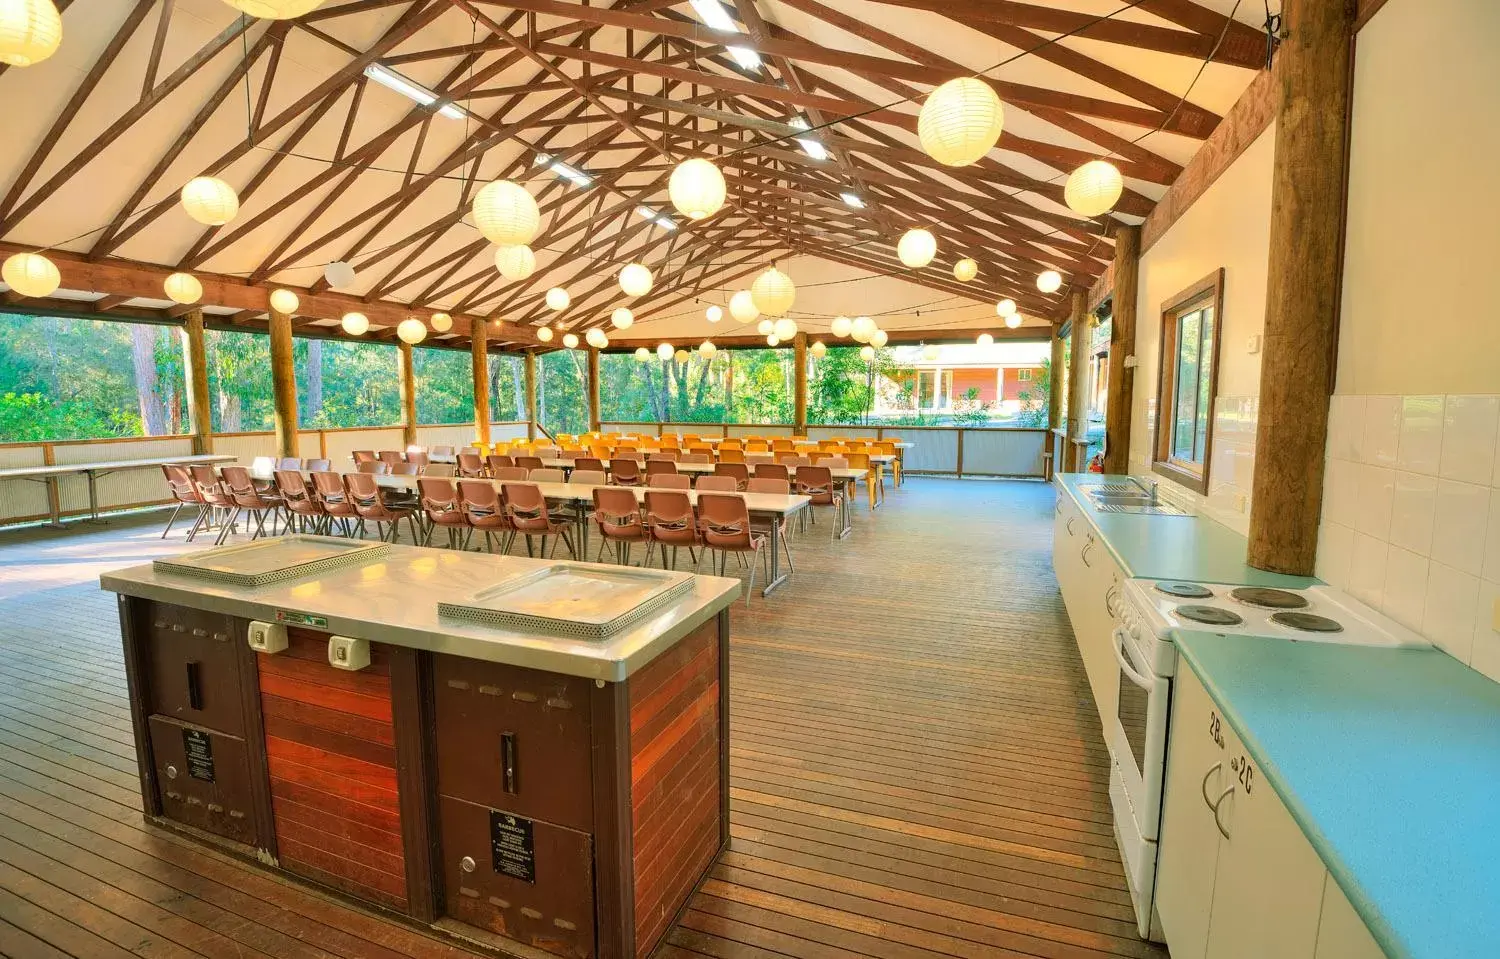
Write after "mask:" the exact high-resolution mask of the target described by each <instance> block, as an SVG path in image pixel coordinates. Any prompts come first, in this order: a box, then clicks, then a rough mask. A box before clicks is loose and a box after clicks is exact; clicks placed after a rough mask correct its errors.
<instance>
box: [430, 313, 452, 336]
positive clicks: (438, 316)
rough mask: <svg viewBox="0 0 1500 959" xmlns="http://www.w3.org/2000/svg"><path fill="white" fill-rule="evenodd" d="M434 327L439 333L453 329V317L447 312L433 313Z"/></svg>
mask: <svg viewBox="0 0 1500 959" xmlns="http://www.w3.org/2000/svg"><path fill="white" fill-rule="evenodd" d="M432 328H433V329H434V330H436V331H437V332H439V333H446V332H448V331H449V330H451V329H453V317H451V316H449V315H448V314H447V313H434V314H432Z"/></svg>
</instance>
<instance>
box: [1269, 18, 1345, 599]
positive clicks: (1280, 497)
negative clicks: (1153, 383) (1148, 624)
mask: <svg viewBox="0 0 1500 959" xmlns="http://www.w3.org/2000/svg"><path fill="white" fill-rule="evenodd" d="M1353 8H1354V4H1353V3H1348V2H1344V0H1287V3H1286V4H1285V5H1284V7H1283V10H1284V16H1285V18H1286V23H1287V25H1288V28H1287V38H1286V40H1285V41H1283V43H1282V44H1281V49H1280V52H1279V53H1278V54H1277V60H1278V61H1279V62H1278V63H1277V64H1276V79H1277V83H1278V94H1277V96H1278V100H1277V108H1276V158H1275V161H1274V165H1273V167H1272V171H1271V256H1270V263H1269V269H1268V271H1267V280H1266V327H1265V340H1264V344H1265V345H1264V349H1263V351H1262V353H1261V367H1260V422H1259V425H1258V426H1257V428H1256V436H1255V441H1256V447H1255V449H1256V452H1255V486H1254V497H1253V502H1252V505H1251V508H1250V548H1249V553H1248V561H1249V563H1250V565H1251V566H1255V567H1258V568H1260V569H1267V570H1272V571H1274V572H1278V573H1291V574H1294V575H1299V576H1311V575H1312V573H1313V565H1314V562H1315V560H1316V557H1317V548H1318V521H1319V518H1320V516H1321V513H1322V509H1323V457H1324V447H1325V445H1326V443H1327V437H1328V402H1329V396H1330V394H1331V393H1332V392H1333V376H1334V369H1335V361H1336V358H1335V351H1336V349H1337V345H1338V305H1339V282H1340V278H1341V276H1342V272H1343V271H1342V270H1341V269H1340V268H1339V267H1340V259H1341V248H1342V240H1343V227H1344V224H1343V201H1344V191H1345V187H1346V184H1345V167H1346V158H1345V156H1344V146H1345V133H1346V130H1347V127H1348V116H1349V114H1348V107H1349V93H1350V91H1349V79H1350V78H1349V56H1350V37H1351V35H1352V32H1353V29H1354V10H1353Z"/></svg>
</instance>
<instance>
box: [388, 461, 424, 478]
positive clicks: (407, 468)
mask: <svg viewBox="0 0 1500 959" xmlns="http://www.w3.org/2000/svg"><path fill="white" fill-rule="evenodd" d="M385 465H386V466H388V467H390V471H391V475H392V476H416V475H417V474H418V473H420V472H421V470H420V469H418V468H417V464H416V463H387V464H385Z"/></svg>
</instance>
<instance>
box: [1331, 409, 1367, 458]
mask: <svg viewBox="0 0 1500 959" xmlns="http://www.w3.org/2000/svg"><path fill="white" fill-rule="evenodd" d="M1364 432H1365V397H1363V396H1348V395H1335V396H1334V397H1333V398H1332V400H1330V401H1329V404H1328V455H1329V457H1330V458H1333V459H1341V460H1354V461H1356V462H1360V461H1362V460H1363V455H1362V453H1361V450H1362V449H1363V447H1364V438H1365V437H1364Z"/></svg>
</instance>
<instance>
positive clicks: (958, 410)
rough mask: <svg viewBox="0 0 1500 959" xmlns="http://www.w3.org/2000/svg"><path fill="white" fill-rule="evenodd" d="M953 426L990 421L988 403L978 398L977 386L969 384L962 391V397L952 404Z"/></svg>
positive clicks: (980, 424) (972, 425) (985, 423)
mask: <svg viewBox="0 0 1500 959" xmlns="http://www.w3.org/2000/svg"><path fill="white" fill-rule="evenodd" d="M951 418H952V420H953V425H954V426H969V427H974V426H986V425H988V424H989V421H990V404H988V403H983V402H981V401H980V399H979V387H977V386H971V387H969V388H968V389H967V390H965V391H964V395H963V399H961V400H959V401H958V402H956V403H954V404H953V416H952V417H951Z"/></svg>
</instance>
